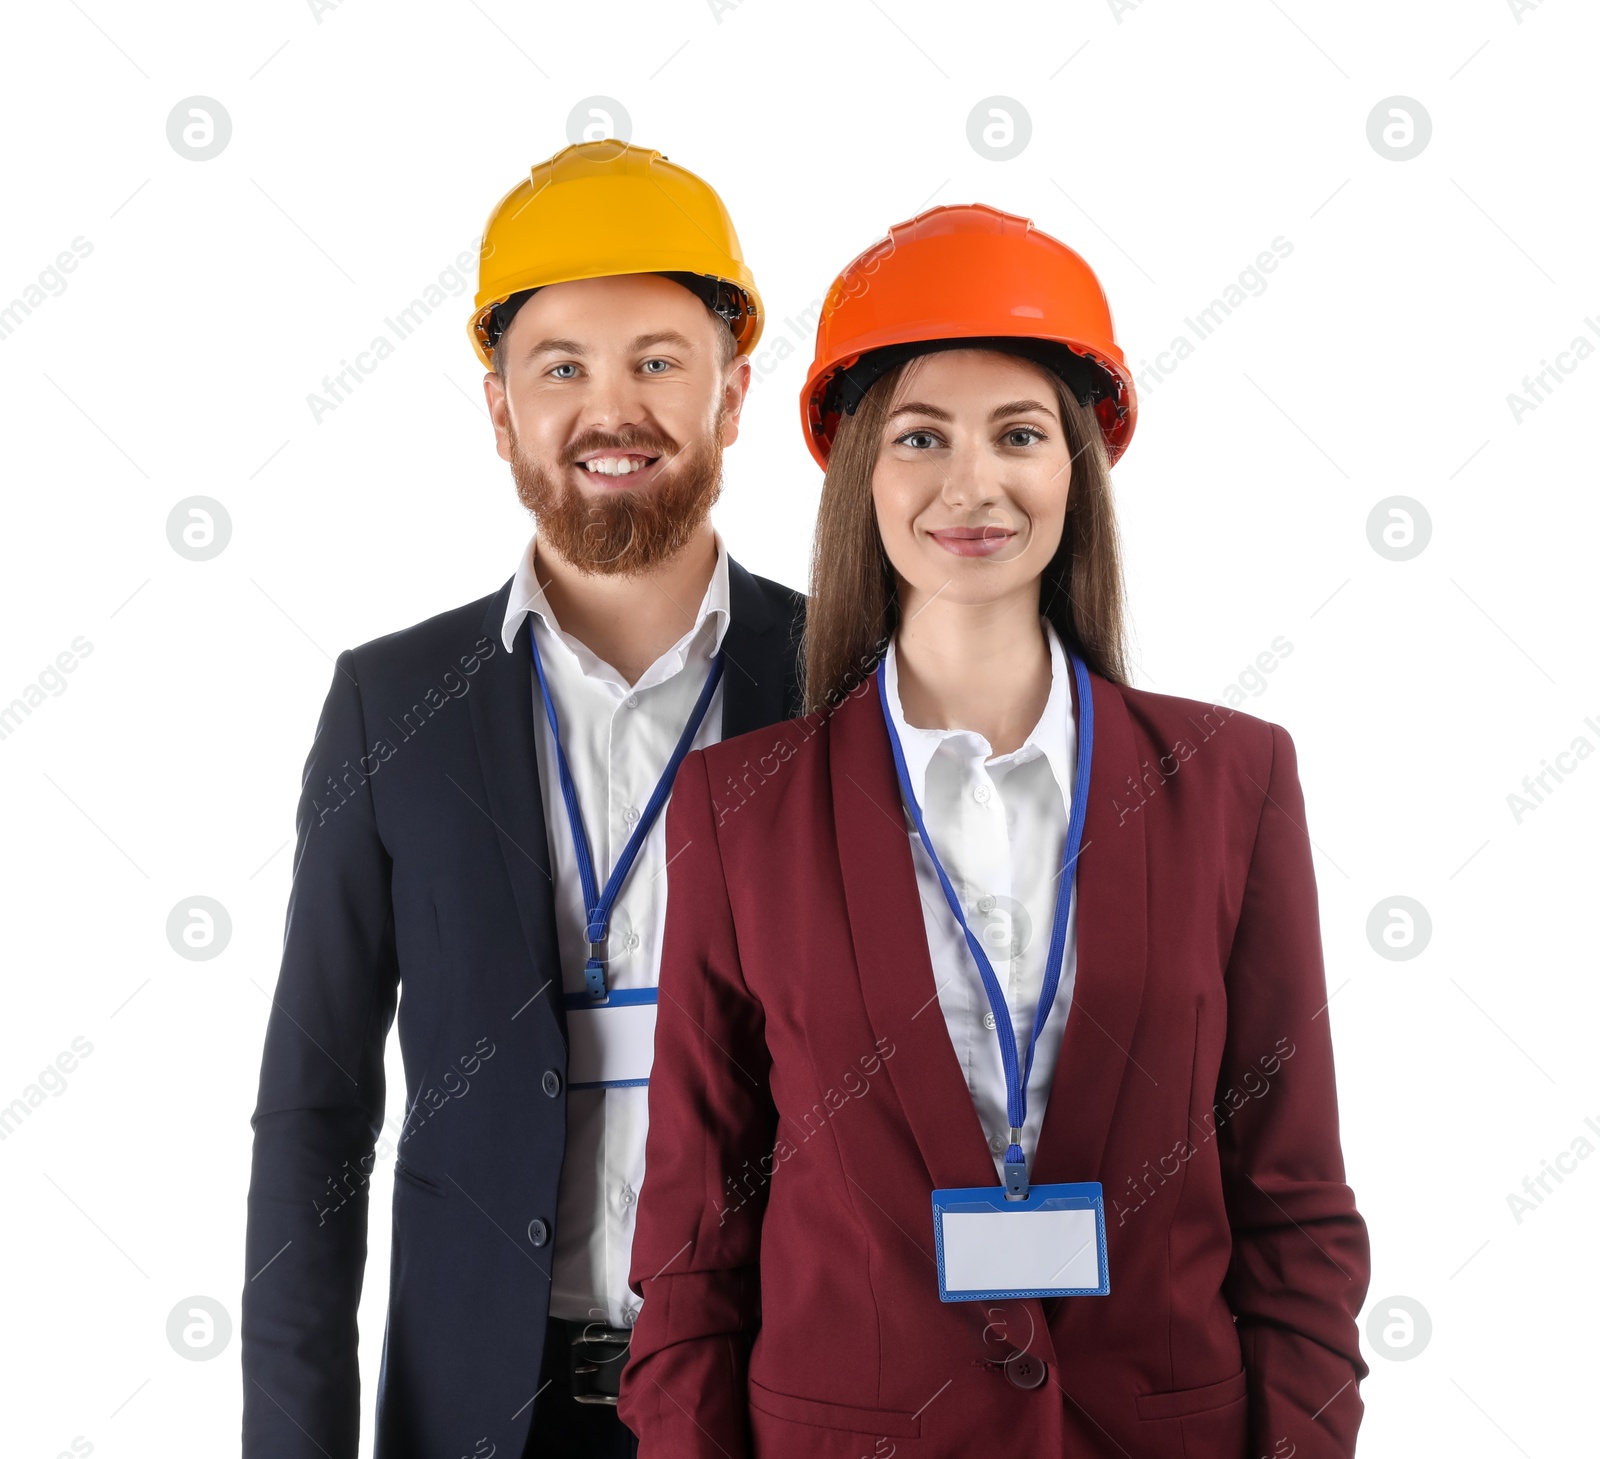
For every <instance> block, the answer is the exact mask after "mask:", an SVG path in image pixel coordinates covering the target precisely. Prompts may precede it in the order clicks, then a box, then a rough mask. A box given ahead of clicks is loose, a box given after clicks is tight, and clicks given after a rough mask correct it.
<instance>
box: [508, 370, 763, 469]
mask: <svg viewBox="0 0 1600 1459" xmlns="http://www.w3.org/2000/svg"><path fill="white" fill-rule="evenodd" d="M751 379H752V376H751V373H750V356H749V355H735V356H734V357H733V358H732V359H731V360H729V361H728V370H727V374H726V375H724V377H723V383H722V444H723V445H724V446H731V445H732V444H733V443H734V442H735V441H737V440H738V439H739V413H740V411H742V410H743V409H744V402H745V397H746V396H747V395H749V393H750V381H751ZM506 459H507V460H509V459H510V457H507V458H506Z"/></svg>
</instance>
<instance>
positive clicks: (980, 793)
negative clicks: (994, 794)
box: [972, 785, 991, 805]
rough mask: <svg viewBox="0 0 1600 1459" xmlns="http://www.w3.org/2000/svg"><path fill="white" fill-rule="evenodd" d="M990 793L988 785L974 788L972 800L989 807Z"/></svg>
mask: <svg viewBox="0 0 1600 1459" xmlns="http://www.w3.org/2000/svg"><path fill="white" fill-rule="evenodd" d="M990 793H991V792H990V790H989V787H988V786H987V785H978V786H975V787H974V788H973V792H972V798H973V799H974V800H975V801H977V802H978V804H979V805H988V804H989V796H990Z"/></svg>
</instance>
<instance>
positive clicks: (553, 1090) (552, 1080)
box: [539, 1069, 561, 1099]
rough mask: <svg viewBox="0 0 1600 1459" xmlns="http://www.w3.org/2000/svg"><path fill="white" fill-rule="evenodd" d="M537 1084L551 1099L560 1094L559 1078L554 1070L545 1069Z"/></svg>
mask: <svg viewBox="0 0 1600 1459" xmlns="http://www.w3.org/2000/svg"><path fill="white" fill-rule="evenodd" d="M539 1084H540V1087H541V1088H542V1089H543V1090H544V1092H545V1093H546V1094H548V1095H549V1096H550V1098H551V1099H554V1098H555V1097H556V1096H557V1095H558V1094H560V1093H561V1076H560V1075H559V1074H558V1073H556V1071H555V1070H554V1069H546V1070H545V1071H544V1078H543V1079H541V1080H540V1081H539Z"/></svg>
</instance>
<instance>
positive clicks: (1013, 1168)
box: [1005, 1129, 1028, 1201]
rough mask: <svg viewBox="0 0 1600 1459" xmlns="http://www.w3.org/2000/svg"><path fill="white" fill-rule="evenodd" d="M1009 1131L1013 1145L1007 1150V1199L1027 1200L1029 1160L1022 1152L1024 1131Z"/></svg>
mask: <svg viewBox="0 0 1600 1459" xmlns="http://www.w3.org/2000/svg"><path fill="white" fill-rule="evenodd" d="M1007 1133H1008V1134H1009V1135H1010V1136H1011V1145H1010V1147H1009V1148H1008V1149H1007V1150H1006V1163H1005V1172H1006V1199H1007V1200H1008V1201H1025V1200H1027V1199H1028V1162H1027V1159H1026V1158H1025V1157H1024V1155H1023V1153H1022V1131H1021V1130H1017V1129H1012V1130H1009V1131H1008V1132H1007Z"/></svg>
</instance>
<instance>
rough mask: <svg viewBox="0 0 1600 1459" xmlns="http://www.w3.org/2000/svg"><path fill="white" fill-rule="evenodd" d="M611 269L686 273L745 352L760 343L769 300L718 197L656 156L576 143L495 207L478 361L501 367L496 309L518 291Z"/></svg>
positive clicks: (487, 230)
mask: <svg viewBox="0 0 1600 1459" xmlns="http://www.w3.org/2000/svg"><path fill="white" fill-rule="evenodd" d="M609 274H674V275H683V276H685V277H683V278H680V279H679V282H681V283H684V284H685V286H686V287H689V288H692V289H693V290H694V292H696V293H698V294H700V295H701V297H702V298H704V299H706V301H707V303H708V304H710V305H711V307H712V308H713V309H715V310H716V312H717V313H719V314H721V315H722V317H723V318H724V319H726V320H727V321H728V324H729V326H730V327H731V328H732V330H733V332H734V336H735V338H736V339H737V340H738V342H739V351H740V353H741V354H749V353H750V351H751V350H752V349H753V348H754V347H755V343H756V341H757V340H758V339H760V338H761V325H762V320H763V315H762V309H761V296H760V295H759V294H757V293H756V285H755V279H754V278H753V277H752V276H751V273H750V270H749V268H748V266H747V265H746V264H745V261H744V254H743V252H742V251H741V250H740V248H739V235H738V234H737V233H735V232H734V231H733V220H732V219H731V218H730V217H729V216H728V210H727V209H726V208H725V207H723V205H722V199H721V198H719V197H718V196H717V194H716V192H715V191H714V190H713V189H712V188H711V187H710V186H709V185H708V184H707V183H705V182H704V181H702V180H701V179H700V178H698V177H696V176H695V175H694V173H692V172H690V171H689V170H688V169H687V168H683V167H679V166H677V165H676V164H675V163H672V162H668V161H667V159H666V158H665V157H663V156H662V155H661V154H660V153H659V152H652V151H650V150H649V149H647V148H644V147H633V146H630V145H629V144H628V143H626V142H617V141H605V142H579V143H576V144H575V145H573V146H571V147H567V148H564V149H563V150H562V151H560V152H557V153H556V155H555V156H554V157H551V158H548V159H547V160H546V161H544V162H539V163H536V164H535V165H534V166H533V167H532V169H530V171H529V173H528V176H527V177H525V178H523V179H522V180H521V181H520V182H519V183H518V184H517V185H516V186H515V187H514V188H512V189H511V191H510V192H508V193H507V194H506V195H505V196H504V197H503V198H501V199H500V201H499V202H498V203H497V204H496V205H495V209H494V211H493V212H492V213H490V214H489V221H488V222H487V223H486V224H485V225H484V229H483V245H482V248H481V250H480V253H479V257H478V295H477V299H476V300H475V302H474V305H473V311H472V319H471V321H470V322H469V324H468V326H467V330H468V333H469V334H470V335H471V337H472V347H473V349H474V350H475V351H476V352H477V355H478V358H479V359H480V360H482V361H483V363H484V364H485V365H486V366H490V367H492V359H491V356H492V353H493V350H494V345H495V341H496V339H497V338H498V334H499V329H498V328H497V327H496V324H495V320H494V318H493V315H494V311H495V307H496V306H497V305H499V304H503V303H505V301H506V300H507V299H510V298H511V297H512V296H513V295H514V294H519V293H522V292H523V291H524V290H527V289H537V288H540V287H541V286H543V285H545V284H564V283H569V282H571V281H572V280H574V279H597V278H604V277H606V276H607V275H609ZM702 282H703V283H704V285H705V287H704V288H701V287H700V286H699V285H700V283H702Z"/></svg>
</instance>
